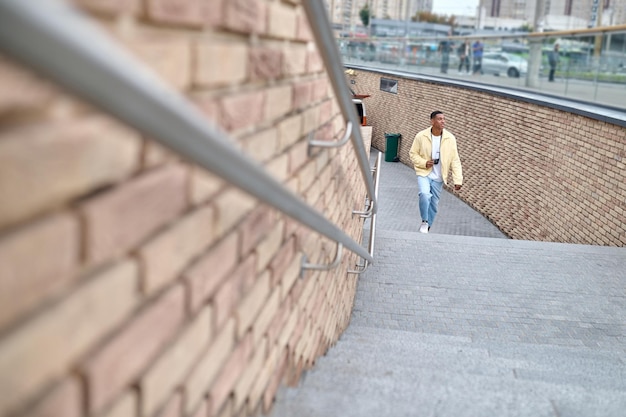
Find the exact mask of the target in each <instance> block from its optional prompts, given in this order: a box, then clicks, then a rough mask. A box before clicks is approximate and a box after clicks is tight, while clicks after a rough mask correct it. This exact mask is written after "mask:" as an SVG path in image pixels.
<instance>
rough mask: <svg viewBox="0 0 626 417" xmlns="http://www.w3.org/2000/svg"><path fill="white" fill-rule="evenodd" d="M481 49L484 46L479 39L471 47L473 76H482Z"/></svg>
mask: <svg viewBox="0 0 626 417" xmlns="http://www.w3.org/2000/svg"><path fill="white" fill-rule="evenodd" d="M483 49H484V46H483V44H482V42H481V41H480V40H479V39H476V42H474V44H473V45H472V54H473V56H474V74H482V72H483V70H482V66H483Z"/></svg>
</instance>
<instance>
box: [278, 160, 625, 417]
mask: <svg viewBox="0 0 626 417" xmlns="http://www.w3.org/2000/svg"><path fill="white" fill-rule="evenodd" d="M416 194H417V186H416V183H415V179H414V173H413V171H412V170H411V169H410V168H408V167H406V166H404V165H402V164H400V163H390V162H383V166H382V168H381V184H380V192H379V211H378V218H377V232H376V250H375V260H376V263H375V264H374V265H372V266H370V268H369V269H368V270H367V271H366V272H365V273H364V274H362V275H361V277H360V279H359V284H358V289H357V294H356V299H355V303H354V309H353V315H352V320H351V323H350V325H349V327H348V328H347V329H346V331H345V332H344V334H343V335H342V336H341V338H340V340H339V341H338V342H337V344H336V345H335V346H333V347H332V348H330V350H329V351H328V353H327V354H326V355H325V356H324V357H321V358H319V359H318V361H317V363H316V364H315V367H314V368H313V369H312V370H310V371H308V372H306V373H305V374H304V376H303V378H302V380H301V381H300V384H299V386H298V387H296V388H282V389H281V390H280V391H279V393H278V395H277V400H276V403H275V406H274V409H273V411H272V413H271V414H270V415H271V416H272V417H286V416H298V417H322V416H324V417H327V416H341V417H357V416H358V417H368V416H372V417H374V416H375V417H381V416H389V417H391V416H394V417H395V416H412V417H413V416H439V417H464V416H467V417H484V416H497V417H507V416H529V417H530V416H532V417H542V416H546V417H547V416H550V417H568V416H581V417H582V416H584V417H594V416H598V417H599V416H602V417H624V416H626V249H624V248H607V247H598V246H584V245H572V244H560V243H547V242H528V241H516V240H512V239H507V238H506V236H504V235H503V234H502V233H501V232H500V231H499V230H498V229H497V228H496V227H495V226H494V225H492V224H491V223H490V222H489V221H488V220H486V219H485V218H484V217H483V216H482V215H480V214H479V213H476V212H475V211H474V210H472V209H471V208H469V207H468V206H466V205H465V204H463V203H462V202H461V201H460V200H459V199H458V198H456V197H455V196H454V195H452V194H450V193H444V195H443V197H442V200H441V205H440V211H439V214H438V218H437V220H436V222H435V225H434V226H433V227H432V229H431V233H429V234H421V233H419V232H417V230H418V228H419V215H418V213H419V210H418V207H417V195H416Z"/></svg>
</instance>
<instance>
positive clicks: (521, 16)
mask: <svg viewBox="0 0 626 417" xmlns="http://www.w3.org/2000/svg"><path fill="white" fill-rule="evenodd" d="M537 1H538V0H481V2H480V6H479V7H480V8H481V13H482V15H484V19H483V24H484V26H492V25H493V22H495V21H498V20H499V19H514V20H519V21H520V22H524V23H526V24H528V25H531V26H532V25H533V23H534V20H535V12H536V7H537ZM602 3H604V4H603V5H602V7H600V6H597V5H598V4H602ZM625 8H626V0H596V1H595V4H594V0H543V8H542V9H543V10H542V15H543V16H544V19H543V20H542V26H543V29H552V30H562V29H578V28H585V27H594V26H609V25H619V24H624V23H626V15H625V12H624V9H625ZM594 9H595V10H597V11H595V12H594ZM490 23H491V25H490Z"/></svg>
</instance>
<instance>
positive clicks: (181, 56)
mask: <svg viewBox="0 0 626 417" xmlns="http://www.w3.org/2000/svg"><path fill="white" fill-rule="evenodd" d="M73 3H74V4H75V5H76V6H77V7H79V8H80V9H82V11H83V12H86V13H87V14H88V15H89V17H90V18H91V19H93V20H94V21H95V22H96V24H98V25H100V26H101V27H102V28H104V29H105V30H106V31H107V32H108V33H109V34H111V36H112V37H113V38H114V39H115V40H116V42H118V43H119V44H120V45H121V46H122V47H123V48H126V49H128V50H129V51H130V52H131V53H133V54H134V55H135V56H136V57H137V58H138V59H139V60H140V61H143V63H144V64H146V65H148V66H150V67H151V68H152V69H153V70H154V71H155V72H156V73H157V74H158V75H159V76H160V77H161V78H162V79H163V80H164V81H165V82H167V83H169V84H170V85H172V86H174V87H175V88H176V89H177V90H179V91H180V92H181V93H182V94H185V95H186V96H187V97H188V98H189V99H190V100H192V101H193V102H195V103H197V104H198V107H199V108H200V109H201V110H202V111H204V112H205V113H206V115H207V119H208V120H211V121H212V122H215V123H217V124H218V125H219V126H220V127H221V128H222V129H223V130H225V131H227V132H228V133H229V134H230V138H231V139H232V140H233V142H234V145H235V146H237V147H239V148H240V149H241V151H242V152H244V153H246V154H248V155H249V156H250V157H251V158H253V159H255V160H256V161H257V162H258V163H260V164H263V165H264V166H265V168H266V169H267V170H268V171H269V172H271V173H272V174H273V175H274V176H275V177H276V178H277V179H278V180H279V181H281V182H282V183H284V185H285V186H286V187H288V188H289V189H291V190H292V191H293V192H295V193H296V194H297V195H299V196H300V197H301V198H303V199H304V200H306V201H307V202H308V203H309V204H310V205H312V206H314V207H315V208H316V209H318V210H319V211H320V212H322V213H323V214H324V215H325V216H326V217H327V218H329V219H330V220H331V221H332V222H333V223H335V224H336V225H338V227H340V228H341V229H343V230H344V231H345V233H346V234H348V235H349V236H351V237H352V238H353V239H354V240H356V241H360V238H361V234H362V226H363V222H362V219H360V218H359V217H358V216H352V210H355V209H358V210H362V209H363V204H364V201H365V187H364V185H363V181H362V178H361V174H360V172H359V170H358V164H357V161H356V158H355V155H354V151H353V148H352V146H351V145H348V146H345V147H343V148H342V149H340V150H333V149H325V150H321V149H317V150H314V151H313V152H312V153H309V152H308V146H307V145H308V143H307V137H308V134H309V133H310V132H313V133H314V136H315V137H316V138H317V139H333V137H334V138H338V137H340V135H341V133H342V130H343V126H344V125H345V124H344V122H343V120H342V118H341V117H340V116H339V111H338V107H337V103H336V100H335V99H334V97H333V93H332V91H331V90H330V88H329V84H330V83H329V80H328V78H327V76H326V73H325V71H324V68H323V65H322V61H321V59H320V57H319V54H318V53H317V51H316V48H315V45H314V43H313V42H312V38H311V35H310V31H309V30H308V26H307V24H306V19H305V16H304V12H303V9H302V6H301V5H300V1H299V0H281V1H277V0H250V1H248V0H246V1H239V0H144V1H138V0H122V1H108V0H75V1H74V2H73ZM0 126H1V128H0V416H2V417H5V416H11V417H20V416H29V417H36V416H39V417H43V416H63V417H78V416H90V417H114V416H116V417H121V416H126V417H134V416H137V417H139V416H141V417H151V416H160V417H174V416H185V417H191V416H202V417H207V416H216V415H219V416H231V415H237V416H245V415H252V414H256V413H257V412H258V411H259V410H267V409H269V408H270V407H271V405H272V401H273V397H274V394H275V392H276V390H277V389H278V387H279V386H280V385H281V384H284V383H296V382H297V381H298V379H299V377H300V375H301V372H302V371H303V369H306V368H308V367H310V366H312V364H313V363H314V361H315V359H316V358H317V357H318V356H319V355H322V354H323V353H324V352H325V351H326V350H327V349H328V347H329V346H330V345H332V344H333V343H335V341H336V340H337V339H338V337H339V335H340V334H341V333H342V331H343V330H344V329H345V327H346V326H347V325H348V322H349V320H350V313H351V310H352V304H353V299H354V294H355V289H356V282H357V277H356V276H355V275H352V274H348V273H347V270H348V269H352V268H354V266H355V264H356V262H357V259H356V257H355V255H353V254H351V253H350V252H348V251H344V256H343V258H342V262H341V265H340V266H339V267H338V268H336V269H334V270H331V271H328V272H320V271H316V272H311V271H309V272H306V273H305V274H304V279H299V275H300V264H301V259H302V256H303V255H306V256H307V258H308V259H309V261H310V262H322V263H327V262H329V261H331V260H332V259H333V258H334V253H335V244H334V243H332V242H329V241H328V239H325V238H320V236H319V235H317V234H316V233H314V232H312V231H310V230H308V229H307V228H305V227H303V226H301V225H299V224H298V223H296V222H294V221H293V220H291V219H289V218H287V217H286V216H284V215H282V214H281V213H278V212H277V211H276V210H273V209H270V208H269V207H267V206H265V205H263V204H260V203H259V202H258V201H255V200H254V199H252V198H250V197H249V196H248V195H246V194H244V193H242V192H240V191H238V190H237V189H234V188H233V187H232V186H229V185H228V184H226V183H225V182H224V181H222V180H220V179H219V178H216V177H215V176H213V175H211V174H209V173H207V172H205V171H204V170H202V169H200V168H198V167H197V166H194V165H193V164H191V163H189V162H187V161H184V160H181V158H180V157H179V156H177V155H175V154H172V153H171V152H169V151H167V150H164V149H163V148H162V147H161V146H159V145H157V144H156V143H155V142H153V141H151V140H149V138H146V137H144V136H143V135H142V134H141V133H139V132H137V131H135V130H134V129H131V128H129V127H128V126H125V125H122V124H121V123H119V122H118V121H116V120H112V119H111V118H110V117H107V116H106V115H105V114H102V113H101V112H99V111H98V110H97V109H94V108H93V107H92V106H88V105H85V104H84V103H82V102H80V101H78V100H76V99H74V98H73V97H71V96H69V95H67V94H66V93H64V92H62V91H60V90H59V89H58V88H57V87H55V86H54V85H51V84H50V83H49V82H47V81H46V80H44V79H41V78H40V77H37V76H35V75H33V74H32V73H31V72H30V71H28V69H26V68H23V67H21V66H19V65H18V64H16V63H15V62H12V61H10V60H9V59H7V58H6V57H0ZM366 147H367V149H369V144H366Z"/></svg>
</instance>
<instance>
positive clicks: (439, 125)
mask: <svg viewBox="0 0 626 417" xmlns="http://www.w3.org/2000/svg"><path fill="white" fill-rule="evenodd" d="M430 123H431V124H432V126H433V127H434V128H435V129H437V130H441V129H443V127H444V126H445V124H446V118H445V116H444V115H443V114H438V115H436V116H435V117H434V118H432V119H430Z"/></svg>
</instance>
